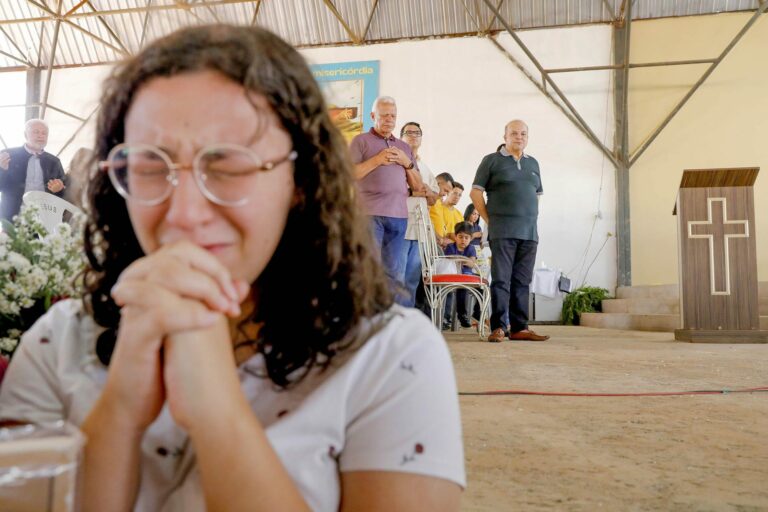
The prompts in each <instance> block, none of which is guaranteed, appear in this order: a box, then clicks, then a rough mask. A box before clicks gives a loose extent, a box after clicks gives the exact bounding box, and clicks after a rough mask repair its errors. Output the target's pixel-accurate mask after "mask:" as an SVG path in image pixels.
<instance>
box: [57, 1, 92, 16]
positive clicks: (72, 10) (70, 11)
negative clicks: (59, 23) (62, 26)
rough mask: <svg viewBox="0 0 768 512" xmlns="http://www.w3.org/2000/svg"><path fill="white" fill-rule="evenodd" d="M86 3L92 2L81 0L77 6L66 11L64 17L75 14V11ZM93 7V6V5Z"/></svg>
mask: <svg viewBox="0 0 768 512" xmlns="http://www.w3.org/2000/svg"><path fill="white" fill-rule="evenodd" d="M86 3H90V2H88V0H80V2H79V3H78V4H77V5H76V6H74V7H73V8H71V9H70V10H68V11H67V12H65V13H64V17H65V18H66V17H67V16H69V15H71V14H74V13H75V12H77V10H78V9H80V8H81V7H82V6H84V5H85V4H86ZM91 8H93V6H91Z"/></svg>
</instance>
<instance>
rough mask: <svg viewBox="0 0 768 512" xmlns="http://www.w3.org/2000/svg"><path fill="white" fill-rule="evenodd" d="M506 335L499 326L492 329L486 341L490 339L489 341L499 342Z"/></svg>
mask: <svg viewBox="0 0 768 512" xmlns="http://www.w3.org/2000/svg"><path fill="white" fill-rule="evenodd" d="M506 337H507V333H505V332H504V329H502V328H501V327H499V328H498V329H496V330H495V331H493V332H492V333H491V335H490V336H488V341H490V342H491V343H501V342H502V341H504V338H506Z"/></svg>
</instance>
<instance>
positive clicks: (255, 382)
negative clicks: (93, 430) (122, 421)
mask: <svg viewBox="0 0 768 512" xmlns="http://www.w3.org/2000/svg"><path fill="white" fill-rule="evenodd" d="M386 317H387V319H386V323H385V325H384V327H383V328H382V329H381V330H379V331H378V332H376V334H374V335H373V336H372V337H371V339H369V340H368V341H367V342H366V343H365V344H364V345H363V346H362V347H360V348H359V349H356V350H351V351H348V352H346V353H345V352H342V354H346V355H342V356H340V357H339V358H338V359H339V361H338V362H337V360H336V359H334V364H333V365H332V367H330V368H329V369H328V370H326V371H325V372H320V371H313V372H312V373H311V374H310V375H309V376H307V378H305V379H304V380H303V381H301V383H300V384H299V385H298V386H296V387H294V388H291V389H290V390H288V391H279V390H278V389H276V387H275V386H274V384H272V383H271V381H269V380H268V379H266V378H263V377H261V376H262V375H264V374H265V371H264V364H263V359H262V357H261V355H258V354H257V355H254V356H253V357H251V358H250V359H249V360H247V361H246V362H245V363H243V364H242V365H240V367H239V368H238V373H239V375H240V381H241V386H242V389H243V391H244V392H245V394H246V396H247V397H248V399H249V401H250V403H251V406H252V408H253V411H254V413H255V414H256V416H257V417H258V419H259V421H260V422H261V424H262V425H263V427H264V428H265V429H266V432H267V436H268V438H269V440H270V442H271V443H272V446H273V448H274V449H275V451H276V452H277V454H278V455H279V456H280V459H281V461H282V463H283V465H284V466H285V467H286V469H287V471H288V473H289V474H290V475H291V477H292V478H293V480H294V482H295V483H296V485H297V486H298V488H299V489H300V491H301V493H302V494H303V496H304V498H305V500H306V501H307V503H308V504H309V506H310V507H311V508H312V509H313V510H316V511H333V510H338V508H339V502H340V478H339V473H340V472H345V471H356V470H373V471H400V472H407V473H418V474H422V475H429V476H434V477H438V478H443V479H447V480H450V481H452V482H455V483H457V484H459V485H461V486H462V487H463V486H464V485H465V475H464V456H463V447H462V438H461V421H460V418H459V405H458V397H457V393H456V382H455V377H454V373H453V366H452V364H451V359H450V355H449V352H448V349H447V347H446V344H445V341H444V340H443V338H442V337H441V336H440V334H439V333H438V332H437V331H436V330H435V328H434V327H433V326H432V324H431V322H429V320H428V319H427V318H426V317H425V316H424V315H423V314H422V313H420V312H418V311H416V310H413V309H405V308H401V307H399V306H393V307H392V309H391V310H390V311H389V312H388V313H387V314H386ZM99 332H100V328H99V327H98V326H96V325H95V323H94V322H93V319H92V318H91V317H90V316H88V315H87V314H85V313H83V312H82V310H81V306H80V303H79V302H75V301H63V302H60V303H57V304H55V305H54V306H53V307H52V308H51V309H50V310H49V311H48V313H47V314H46V315H45V316H43V317H42V318H41V319H40V320H39V321H38V322H37V323H36V324H35V325H34V326H33V327H32V328H31V329H30V330H29V331H27V332H26V333H25V334H24V337H23V338H22V342H21V345H20V346H19V348H18V350H17V352H16V354H15V355H14V358H13V361H12V363H11V366H10V368H9V369H8V373H7V374H6V376H5V379H4V381H3V383H2V386H1V387H0V419H14V420H21V421H27V422H33V423H41V422H53V421H58V420H62V419H63V420H67V421H70V422H71V423H73V424H75V425H80V424H82V422H83V420H84V419H85V418H86V416H87V415H88V412H89V411H90V409H91V408H92V407H93V405H94V403H95V401H96V399H97V398H98V396H99V394H100V393H101V389H102V387H103V385H104V382H105V379H106V375H107V368H106V367H104V366H103V365H102V364H101V363H100V362H99V361H98V359H97V357H96V354H95V352H94V346H95V340H96V336H97V335H98V333H99ZM286 332H290V331H289V330H288V331H286ZM342 359H343V360H342ZM141 473H142V477H141V487H140V490H139V496H138V499H137V503H136V506H135V509H134V510H136V511H142V512H144V511H146V512H150V511H152V512H154V511H159V510H162V511H165V512H171V511H173V512H175V511H185V512H195V511H203V510H205V505H204V499H203V496H202V488H201V485H200V481H199V473H198V471H197V469H196V467H195V464H194V453H193V449H192V447H191V443H190V441H189V439H188V437H187V435H186V434H185V433H184V431H182V430H181V429H180V428H179V427H178V426H177V425H176V424H175V423H174V422H173V420H172V418H171V416H170V414H169V411H168V409H167V407H164V408H163V410H162V412H161V414H160V416H159V417H158V418H157V420H155V422H154V423H153V424H152V425H151V426H150V427H149V429H148V430H147V432H146V433H145V435H144V438H143V440H142V460H141Z"/></svg>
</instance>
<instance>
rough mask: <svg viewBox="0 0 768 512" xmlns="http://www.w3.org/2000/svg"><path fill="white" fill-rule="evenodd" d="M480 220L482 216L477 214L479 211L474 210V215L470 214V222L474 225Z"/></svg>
mask: <svg viewBox="0 0 768 512" xmlns="http://www.w3.org/2000/svg"><path fill="white" fill-rule="evenodd" d="M479 218H480V214H479V213H477V210H473V211H472V213H470V214H469V222H471V223H472V224H477V219H479Z"/></svg>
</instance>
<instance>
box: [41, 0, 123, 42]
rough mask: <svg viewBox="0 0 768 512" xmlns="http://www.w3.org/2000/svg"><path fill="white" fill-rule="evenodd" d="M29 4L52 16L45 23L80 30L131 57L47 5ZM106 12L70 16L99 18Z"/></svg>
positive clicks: (72, 16)
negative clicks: (50, 22)
mask: <svg viewBox="0 0 768 512" xmlns="http://www.w3.org/2000/svg"><path fill="white" fill-rule="evenodd" d="M27 3H29V4H31V5H34V6H35V7H37V8H38V9H41V10H42V11H43V12H45V13H47V14H49V15H50V18H45V19H44V21H52V20H55V21H56V23H57V24H58V23H65V24H66V25H68V26H70V27H72V28H74V29H75V30H78V31H80V32H82V33H83V34H85V35H87V36H88V37H90V38H92V39H94V40H95V41H98V42H100V43H101V44H103V45H104V46H106V47H107V48H109V49H111V50H113V51H115V52H117V53H119V54H123V55H125V56H129V55H130V53H128V52H126V51H124V50H123V49H121V48H118V47H117V46H114V45H112V44H111V43H110V42H109V41H105V40H104V39H102V38H100V37H99V36H97V35H96V34H94V33H92V32H90V31H88V30H86V29H84V28H83V27H81V26H80V25H78V24H77V23H72V22H71V21H70V20H68V19H66V18H65V17H64V16H62V15H61V14H60V13H56V12H53V11H52V10H50V9H49V8H48V7H46V6H45V5H42V4H40V3H38V2H36V1H35V0H27ZM104 12H105V11H98V12H90V13H75V14H72V15H71V16H70V18H83V17H92V16H96V17H99V16H102V15H103V14H104Z"/></svg>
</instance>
